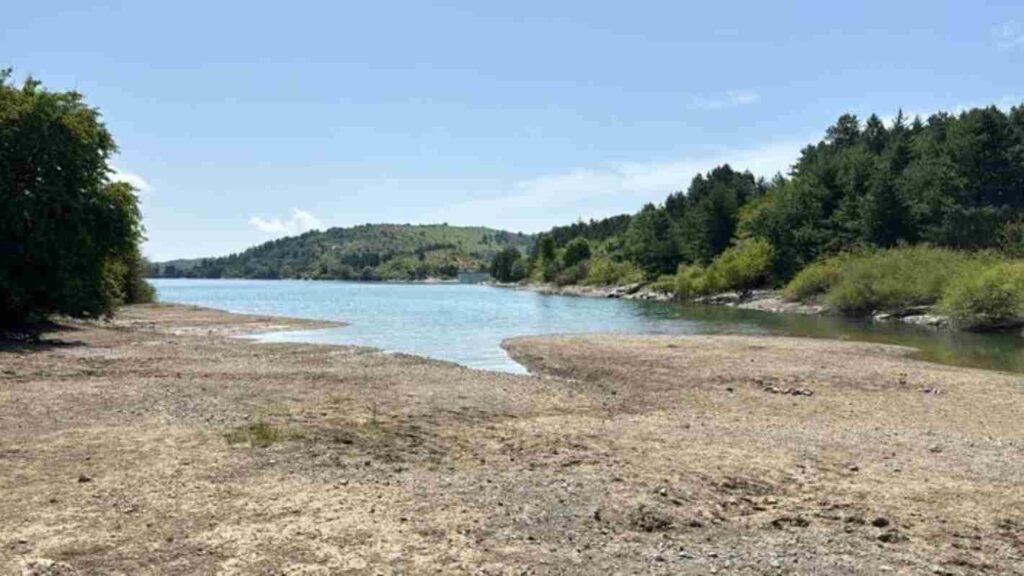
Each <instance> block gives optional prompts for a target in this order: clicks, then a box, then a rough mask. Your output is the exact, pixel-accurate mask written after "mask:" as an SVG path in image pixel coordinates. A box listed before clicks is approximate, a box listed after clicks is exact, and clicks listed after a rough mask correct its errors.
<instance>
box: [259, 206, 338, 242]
mask: <svg viewBox="0 0 1024 576" xmlns="http://www.w3.org/2000/svg"><path fill="white" fill-rule="evenodd" d="M249 224H252V225H253V226H255V227H256V228H259V229H260V231H262V232H265V233H267V234H274V235H289V234H302V233H303V232H308V231H310V230H319V229H322V228H323V227H324V223H323V222H321V221H320V220H319V219H318V218H317V217H316V216H313V215H312V214H310V213H309V212H306V211H304V210H299V209H298V208H292V215H291V217H290V218H286V219H281V218H272V219H270V220H264V219H263V218H260V217H259V216H253V217H252V218H250V219H249Z"/></svg>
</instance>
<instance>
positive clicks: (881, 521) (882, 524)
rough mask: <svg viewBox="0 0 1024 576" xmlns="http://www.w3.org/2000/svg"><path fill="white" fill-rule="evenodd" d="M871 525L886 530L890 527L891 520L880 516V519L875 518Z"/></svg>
mask: <svg viewBox="0 0 1024 576" xmlns="http://www.w3.org/2000/svg"><path fill="white" fill-rule="evenodd" d="M871 525H872V526H874V527H875V528H885V527H886V526H888V525H889V519H888V518H885V517H882V516H879V517H878V518H875V519H874V520H872V521H871Z"/></svg>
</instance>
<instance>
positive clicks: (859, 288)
mask: <svg viewBox="0 0 1024 576" xmlns="http://www.w3.org/2000/svg"><path fill="white" fill-rule="evenodd" d="M994 261H996V259H995V258H994V257H993V256H992V255H991V254H989V253H976V254H973V255H972V254H970V253H967V252H958V251H955V250H948V249H943V248H932V247H929V246H914V247H909V248H893V249H891V250H883V251H878V252H871V253H867V254H863V255H859V256H852V257H850V258H849V259H848V260H847V261H846V262H845V264H844V265H843V267H842V272H841V274H840V278H839V280H838V282H836V283H834V284H833V285H832V287H831V288H830V289H829V291H828V293H827V294H826V300H827V301H828V303H829V304H831V305H832V306H835V307H836V308H837V309H839V310H840V311H841V312H843V313H844V314H850V315H862V314H867V313H871V312H874V311H876V310H886V311H892V312H898V311H902V310H905V309H907V308H910V307H912V306H920V305H928V304H934V303H935V302H938V300H939V299H940V298H941V297H942V294H943V290H944V289H945V287H946V283H947V281H948V280H949V279H950V278H951V277H953V276H954V275H956V274H958V273H966V272H967V271H968V270H970V269H973V270H974V271H977V270H980V269H982V268H984V267H985V266H986V265H987V264H991V263H993V262H994Z"/></svg>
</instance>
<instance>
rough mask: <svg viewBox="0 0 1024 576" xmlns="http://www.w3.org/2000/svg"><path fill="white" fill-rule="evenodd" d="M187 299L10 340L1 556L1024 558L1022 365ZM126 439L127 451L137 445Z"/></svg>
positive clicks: (682, 568)
mask: <svg viewBox="0 0 1024 576" xmlns="http://www.w3.org/2000/svg"><path fill="white" fill-rule="evenodd" d="M320 324H321V323H311V322H310V321H305V320H292V319H286V318H264V317H254V316H246V315H237V314H229V313H225V312H219V311H216V310H209V309H203V308H197V307H189V306H174V305H165V304H156V305H141V306H127V307H122V308H121V309H120V310H119V311H118V313H117V314H115V315H114V316H113V317H112V319H111V320H110V321H107V322H105V321H99V320H85V321H81V320H68V321H63V322H62V325H61V327H60V329H59V330H58V331H55V332H52V333H50V334H48V335H47V336H46V338H45V339H44V340H43V341H42V342H41V343H39V344H35V345H32V344H24V343H22V344H14V343H9V342H8V343H4V344H3V346H0V359H2V363H3V370H0V400H2V401H0V509H2V510H3V516H4V521H3V522H0V571H3V572H5V573H7V572H12V573H15V572H16V573H25V574H37V575H42V574H72V573H83V574H84V573H107V572H116V573H145V572H150V571H154V570H156V571H161V572H174V573H183V574H184V573H215V572H218V573H220V572H224V573H255V572H271V571H272V572H282V573H300V572H301V573H307V572H309V573H335V572H346V571H349V572H366V571H371V570H374V569H378V570H380V569H385V570H388V569H390V570H392V571H395V572H402V573H474V574H521V573H538V574H539V573H566V572H573V573H575V572H580V573H593V574H610V573H659V574H660V573H664V574H680V573H683V574H688V573H694V574H696V573H702V574H703V573H712V572H716V571H717V572H719V573H741V572H742V573H746V572H751V573H765V572H769V573H774V572H780V573H782V572H786V571H789V570H797V571H799V572H805V573H833V572H844V573H883V572H889V571H893V572H900V573H902V572H906V573H923V572H928V573H933V572H934V573H942V574H951V575H961V574H964V575H966V574H974V573H979V572H988V573H994V574H995V573H1007V572H1012V571H1013V570H1015V569H1016V568H1017V567H1018V566H1019V562H1020V555H1021V554H1022V553H1024V541H1022V540H1021V533H1022V529H1024V504H1022V503H1024V492H1022V490H1024V488H1022V485H1021V483H1020V482H1019V478H1020V476H1021V474H1022V473H1024V470H1022V462H1024V458H1021V457H1020V456H1021V451H1022V450H1024V445H1022V444H1021V441H1020V434H1019V430H1020V419H1019V415H1020V414H1021V412H1022V411H1024V400H1022V396H1021V394H1020V392H1019V382H1018V380H1019V378H1018V377H1017V376H1016V375H1012V374H1006V373H1000V372H993V371H985V370H976V369H968V368H958V367H950V366H941V365H937V364H930V363H926V362H921V361H917V360H913V359H910V358H909V357H908V354H909V353H910V350H909V349H905V348H901V347H895V346H885V345H877V344H866V343H853V342H840V341H832V340H807V339H802V338H783V337H763V336H759V337H746V336H687V337H667V336H635V335H634V336H630V335H611V334H607V335H602V334H592V335H579V336H571V337H570V336H553V337H526V338H515V339H512V340H508V341H506V342H505V343H504V346H505V348H506V349H507V350H508V352H509V354H511V355H512V356H513V357H514V358H515V359H516V360H517V361H519V362H521V363H523V364H525V365H526V366H528V367H529V368H530V370H531V371H532V372H533V375H511V374H500V373H492V372H485V371H478V370H471V369H467V368H464V367H461V366H458V365H455V364H451V363H447V362H440V361H434V360H428V359H425V358H420V357H414V356H408V355H402V354H382V353H380V352H379V351H377V350H374V349H369V348H360V347H351V346H333V345H322V344H266V343H257V342H253V341H250V340H248V339H244V338H238V337H237V336H239V335H244V334H250V333H253V332H256V331H262V330H281V329H287V328H295V329H301V328H308V327H311V326H319V325H320ZM128 463H130V465H129V464H128Z"/></svg>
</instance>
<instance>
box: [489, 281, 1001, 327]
mask: <svg viewBox="0 0 1024 576" xmlns="http://www.w3.org/2000/svg"><path fill="white" fill-rule="evenodd" d="M649 284H650V283H647V282H638V283H635V284H626V285H620V286H583V285H577V284H570V285H566V286H558V285H556V284H547V283H527V284H519V283H498V282H492V283H489V285H491V286H494V287H496V288H508V289H512V290H524V291H530V292H537V293H539V294H551V295H558V296H577V297H581V298H620V299H623V300H646V301H654V302H676V303H679V304H684V303H682V302H679V301H678V300H676V298H675V295H674V294H672V293H668V292H658V291H653V290H648V289H646V287H647V286H648V285H649ZM689 303H693V304H704V305H709V306H726V307H730V308H739V309H741V310H756V311H760V312H771V313H776V314H804V315H816V316H837V317H842V315H841V314H838V313H837V312H836V311H835V310H833V309H831V308H830V307H829V306H827V305H824V304H817V303H805V302H794V301H790V300H786V299H785V298H783V297H782V291H781V290H774V289H765V290H752V291H751V292H750V293H749V294H746V295H741V294H739V293H737V292H723V293H719V294H712V295H710V296H702V297H699V298H694V299H692V300H691V301H690V302H689ZM851 319H862V320H863V319H867V320H871V321H872V322H902V323H905V324H912V325H915V326H922V327H927V328H936V329H949V330H959V328H956V327H955V326H953V324H952V322H951V321H950V319H949V317H948V316H944V315H941V314H935V313H933V309H932V307H930V306H919V307H915V308H912V309H909V310H905V311H903V312H899V313H896V312H876V313H873V314H869V315H866V316H858V317H851ZM1014 329H1016V327H1011V330H1014ZM987 331H989V332H1005V331H1006V330H1005V329H1002V328H994V329H991V330H987ZM981 332H985V330H981Z"/></svg>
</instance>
